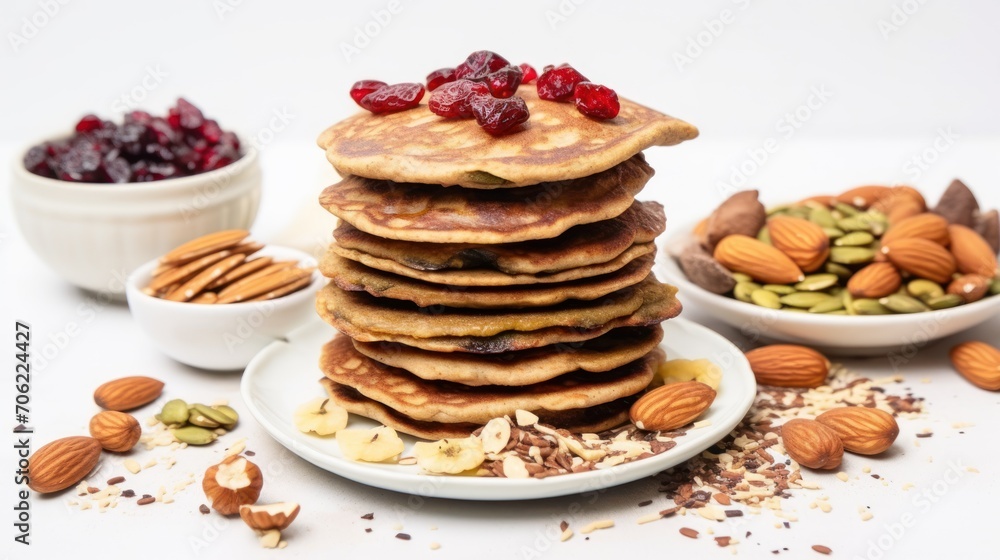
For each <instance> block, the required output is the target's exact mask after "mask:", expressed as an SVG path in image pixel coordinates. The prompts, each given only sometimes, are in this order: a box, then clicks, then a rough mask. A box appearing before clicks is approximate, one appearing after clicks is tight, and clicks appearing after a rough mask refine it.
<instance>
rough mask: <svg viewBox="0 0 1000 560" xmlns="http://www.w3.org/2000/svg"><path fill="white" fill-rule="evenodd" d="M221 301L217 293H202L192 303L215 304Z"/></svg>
mask: <svg viewBox="0 0 1000 560" xmlns="http://www.w3.org/2000/svg"><path fill="white" fill-rule="evenodd" d="M217 301H219V294H217V293H215V292H202V293H200V294H198V295H197V296H195V297H194V298H192V299H191V303H206V304H209V303H215V302H217Z"/></svg>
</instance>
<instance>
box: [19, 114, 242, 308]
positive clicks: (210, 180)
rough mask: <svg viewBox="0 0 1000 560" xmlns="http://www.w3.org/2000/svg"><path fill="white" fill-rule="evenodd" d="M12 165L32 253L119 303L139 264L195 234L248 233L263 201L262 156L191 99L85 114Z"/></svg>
mask: <svg viewBox="0 0 1000 560" xmlns="http://www.w3.org/2000/svg"><path fill="white" fill-rule="evenodd" d="M12 167H13V175H14V176H13V180H12V181H11V197H12V203H13V208H14V216H15V218H16V221H17V223H18V227H19V229H20V231H21V234H22V235H23V236H24V238H25V240H26V241H27V242H28V244H29V245H30V246H31V248H32V249H33V250H34V251H35V253H36V254H37V255H38V256H39V257H40V258H41V259H42V260H43V261H44V262H45V263H46V264H47V265H49V267H50V268H52V269H53V270H54V271H55V272H56V273H57V274H59V275H60V276H62V277H63V278H64V279H66V280H67V281H69V282H70V283H72V284H74V285H76V286H79V287H81V288H84V289H87V290H90V291H94V292H99V293H101V294H107V295H108V296H110V297H114V298H116V299H120V298H122V297H123V295H124V291H125V283H124V281H125V278H126V277H127V276H128V274H129V273H130V272H131V271H132V270H134V269H135V268H136V267H138V266H139V265H141V264H143V263H146V262H148V261H150V260H151V259H153V258H155V257H156V256H158V255H161V254H163V253H164V252H166V251H167V250H169V249H170V248H171V247H175V246H177V245H179V244H180V243H182V242H183V241H184V240H186V239H190V238H191V237H192V236H198V235H202V234H205V233H209V232H212V231H219V230H226V229H248V228H249V227H250V226H251V224H252V223H253V220H254V218H255V217H256V215H257V208H258V206H259V204H260V190H261V172H260V164H259V161H258V158H257V153H256V150H255V149H254V148H253V147H252V146H249V145H247V144H246V143H245V142H244V141H243V140H242V139H241V138H240V137H239V136H238V135H237V134H236V133H234V132H231V131H228V130H225V129H223V128H222V127H221V126H220V125H219V123H218V122H216V121H215V120H213V119H211V118H208V117H206V116H205V115H204V114H203V113H202V111H201V110H200V109H199V108H198V107H196V106H195V105H193V104H191V103H190V102H188V101H187V100H185V99H178V101H177V103H176V105H175V106H173V107H171V108H170V109H169V110H168V111H167V114H166V115H163V116H156V115H153V114H150V113H148V112H146V111H131V112H129V113H126V114H125V115H124V116H123V117H122V119H121V120H120V121H118V122H114V121H111V120H104V119H101V118H100V117H98V116H96V115H92V114H89V115H86V116H84V117H83V118H81V119H80V120H79V121H78V122H77V123H76V125H75V127H74V128H73V130H72V131H70V132H69V133H68V134H63V135H61V136H58V137H54V138H50V139H47V140H45V141H41V142H36V143H33V144H31V145H30V146H29V147H28V148H27V149H26V150H25V151H24V152H22V153H21V157H20V159H19V161H17V162H16V163H15V165H13V166H12Z"/></svg>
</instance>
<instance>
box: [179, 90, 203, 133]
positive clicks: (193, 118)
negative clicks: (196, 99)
mask: <svg viewBox="0 0 1000 560" xmlns="http://www.w3.org/2000/svg"><path fill="white" fill-rule="evenodd" d="M177 116H178V117H179V119H180V124H181V128H186V129H188V130H195V129H198V128H200V127H201V125H202V124H204V123H205V116H204V115H202V114H201V109H199V108H197V107H195V106H194V105H192V104H191V103H190V102H189V101H188V100H187V99H184V98H183V97H181V98H180V99H178V100H177Z"/></svg>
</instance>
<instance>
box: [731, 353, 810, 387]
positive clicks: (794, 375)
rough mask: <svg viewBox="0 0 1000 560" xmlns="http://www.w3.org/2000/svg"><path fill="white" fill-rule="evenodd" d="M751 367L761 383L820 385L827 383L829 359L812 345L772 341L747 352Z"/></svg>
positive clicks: (799, 385) (794, 385)
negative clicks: (775, 342) (810, 346)
mask: <svg viewBox="0 0 1000 560" xmlns="http://www.w3.org/2000/svg"><path fill="white" fill-rule="evenodd" d="M746 357H747V361H749V362H750V369H752V370H753V375H754V377H755V378H756V379H757V383H760V384H761V385H773V386H775V387H809V388H813V387H819V386H820V385H822V384H823V383H826V376H827V375H829V373H830V360H828V359H826V356H824V355H823V354H820V353H819V352H817V351H816V350H813V349H812V348H807V347H805V346H799V345H797V344H771V345H769V346H761V347H760V348H755V349H753V350H751V351H749V352H747V353H746Z"/></svg>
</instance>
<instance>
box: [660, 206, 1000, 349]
mask: <svg viewBox="0 0 1000 560" xmlns="http://www.w3.org/2000/svg"><path fill="white" fill-rule="evenodd" d="M692 229H694V224H685V225H682V226H680V228H679V230H678V231H679V233H674V234H673V235H670V236H669V237H668V238H667V239H666V241H664V247H666V248H667V252H668V253H669V254H670V257H671V258H666V259H657V260H656V267H657V268H656V271H657V274H658V275H660V276H662V278H663V280H664V281H666V282H669V283H671V284H673V285H675V286H677V289H678V292H677V297H678V299H680V300H681V303H683V304H684V305H685V306H687V308H689V309H694V308H695V307H697V309H698V311H699V312H701V313H708V314H711V315H712V317H715V318H717V319H719V320H721V321H724V322H726V323H728V324H729V325H731V326H733V327H734V328H736V329H739V331H740V333H741V334H742V335H743V336H746V337H748V338H750V339H752V340H762V341H765V342H791V343H795V344H805V345H808V346H811V347H813V348H815V349H817V350H819V351H821V352H823V353H825V354H829V355H848V356H879V355H887V356H889V359H890V360H894V359H897V358H898V359H899V360H900V361H907V360H909V359H910V358H911V357H912V356H913V354H914V353H915V352H916V351H917V350H919V349H920V348H923V347H924V346H925V345H927V344H928V343H930V342H931V341H934V340H937V339H940V338H944V337H946V336H950V335H953V334H955V333H958V332H961V331H964V330H966V329H969V328H971V327H974V326H976V325H978V324H980V323H982V322H984V321H987V320H989V319H992V318H993V317H996V316H997V314H998V313H1000V296H991V297H987V298H983V299H981V300H979V301H977V302H975V303H969V304H966V305H959V306H958V307H953V308H951V309H941V310H939V311H927V312H925V313H913V314H900V315H874V316H864V317H862V316H844V315H815V314H807V313H793V312H789V311H781V310H776V309H768V308H766V307H760V306H759V305H754V304H752V303H746V302H743V301H739V300H737V299H734V298H731V297H729V296H720V295H717V294H713V293H712V292H709V291H708V290H706V289H704V288H701V287H699V286H697V285H696V284H694V283H693V282H691V281H690V280H688V278H687V276H686V275H685V274H684V272H683V271H682V270H681V268H680V265H679V264H678V263H677V259H676V257H675V255H674V253H676V252H679V251H681V250H682V249H683V248H684V247H686V246H687V244H688V243H689V242H691V241H692V240H693V236H692V234H691V233H690V232H691V230H692Z"/></svg>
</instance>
